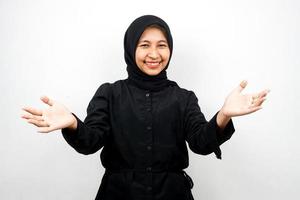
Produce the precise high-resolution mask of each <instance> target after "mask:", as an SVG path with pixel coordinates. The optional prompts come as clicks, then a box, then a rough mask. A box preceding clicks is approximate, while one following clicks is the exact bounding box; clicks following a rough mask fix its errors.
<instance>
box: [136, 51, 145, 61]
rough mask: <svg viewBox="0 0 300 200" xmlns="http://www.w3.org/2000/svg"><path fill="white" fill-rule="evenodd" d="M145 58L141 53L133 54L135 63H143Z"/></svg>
mask: <svg viewBox="0 0 300 200" xmlns="http://www.w3.org/2000/svg"><path fill="white" fill-rule="evenodd" d="M144 58H145V53H144V52H143V51H139V50H137V51H136V52H135V62H143V60H144Z"/></svg>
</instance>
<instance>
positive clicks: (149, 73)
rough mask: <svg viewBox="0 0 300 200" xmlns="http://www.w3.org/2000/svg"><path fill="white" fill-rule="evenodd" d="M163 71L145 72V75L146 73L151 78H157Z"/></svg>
mask: <svg viewBox="0 0 300 200" xmlns="http://www.w3.org/2000/svg"><path fill="white" fill-rule="evenodd" d="M161 71H162V70H160V71H144V73H146V74H147V75H149V76H156V75H158V74H159V73H160V72H161Z"/></svg>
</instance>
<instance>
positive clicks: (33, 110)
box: [22, 107, 43, 116]
mask: <svg viewBox="0 0 300 200" xmlns="http://www.w3.org/2000/svg"><path fill="white" fill-rule="evenodd" d="M22 109H23V110H24V111H26V112H28V113H30V114H32V115H38V116H42V114H43V112H42V110H40V109H36V108H32V107H24V108H22Z"/></svg>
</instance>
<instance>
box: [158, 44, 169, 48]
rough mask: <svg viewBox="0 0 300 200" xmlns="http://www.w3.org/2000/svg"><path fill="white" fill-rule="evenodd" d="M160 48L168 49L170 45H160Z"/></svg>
mask: <svg viewBox="0 0 300 200" xmlns="http://www.w3.org/2000/svg"><path fill="white" fill-rule="evenodd" d="M158 46H159V47H160V48H166V47H168V45H166V44H159V45H158Z"/></svg>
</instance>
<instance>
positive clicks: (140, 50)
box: [22, 15, 269, 200]
mask: <svg viewBox="0 0 300 200" xmlns="http://www.w3.org/2000/svg"><path fill="white" fill-rule="evenodd" d="M124 49H125V61H126V63H127V72H128V78H127V79H125V80H119V81H116V82H115V83H104V84H102V85H101V86H100V87H99V88H98V90H97V91H96V93H95V95H94V96H93V98H92V99H91V101H90V103H89V105H88V108H87V117H86V118H85V120H84V122H82V121H81V120H80V119H78V118H77V117H76V115H75V114H73V113H71V112H70V111H69V110H68V109H67V108H66V107H65V106H64V105H62V104H60V103H59V102H56V101H54V100H52V99H49V98H48V97H46V96H44V97H42V98H41V100H42V101H43V102H44V103H46V104H48V105H49V107H48V108H47V109H44V110H38V109H35V108H30V107H27V108H24V110H25V111H26V114H24V115H23V116H22V117H23V118H25V119H27V121H28V122H29V123H31V124H33V125H35V126H37V127H38V129H39V132H41V133H48V132H51V131H54V130H58V129H61V130H62V134H63V136H64V138H65V139H66V141H67V142H68V143H69V144H70V145H71V146H72V147H73V148H74V149H75V150H76V151H78V152H79V153H82V154H91V153H95V152H97V151H98V150H99V149H101V148H102V147H103V150H102V152H101V162H102V164H103V166H104V168H105V174H104V176H103V178H102V182H101V185H100V188H99V191H98V194H97V196H96V199H101V200H102V199H103V200H121V199H122V200H123V199H128V200H134V199H136V200H141V199H143V200H145V199H155V200H168V199H170V200H176V199H178V200H188V199H193V196H192V193H191V188H192V187H193V182H192V180H191V178H190V177H189V176H188V175H187V174H186V173H185V172H184V171H183V169H185V168H187V167H188V165H189V162H188V150H187V145H186V142H187V143H188V145H189V147H190V149H191V150H192V151H193V152H195V153H197V154H202V155H207V154H210V153H212V152H214V153H215V154H216V156H217V158H219V159H221V150H220V148H219V146H220V145H221V144H222V143H224V142H225V141H226V140H228V139H229V138H230V137H231V135H232V134H233V132H234V127H233V123H232V119H231V118H232V117H234V116H240V115H246V114H249V113H253V112H255V111H257V110H259V109H261V105H262V103H263V102H264V100H265V99H266V95H267V93H268V92H269V91H268V90H264V91H262V92H260V93H257V94H254V95H243V94H241V92H242V90H243V89H244V88H245V87H246V85H247V82H246V81H243V82H241V83H240V84H239V85H238V86H237V87H236V88H235V89H234V90H233V91H232V92H231V93H230V94H229V95H228V97H227V98H226V100H225V103H224V105H223V106H222V108H221V109H220V110H219V111H218V112H217V113H216V114H215V115H214V117H213V118H212V119H211V120H210V121H206V119H205V117H204V115H203V114H202V112H201V110H200V108H199V105H198V100H197V97H196V95H195V94H194V92H192V91H189V90H186V89H183V88H180V87H179V86H178V85H177V84H176V82H174V81H170V80H168V79H167V75H166V69H167V68H168V65H169V62H170V58H171V56H172V50H173V41H172V36H171V32H170V29H169V27H168V25H167V24H166V22H164V21H163V20H162V19H160V18H158V17H156V16H152V15H146V16H142V17H139V18H137V19H136V20H135V21H133V22H132V24H131V25H130V26H129V27H128V29H127V31H126V34H125V38H124Z"/></svg>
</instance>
